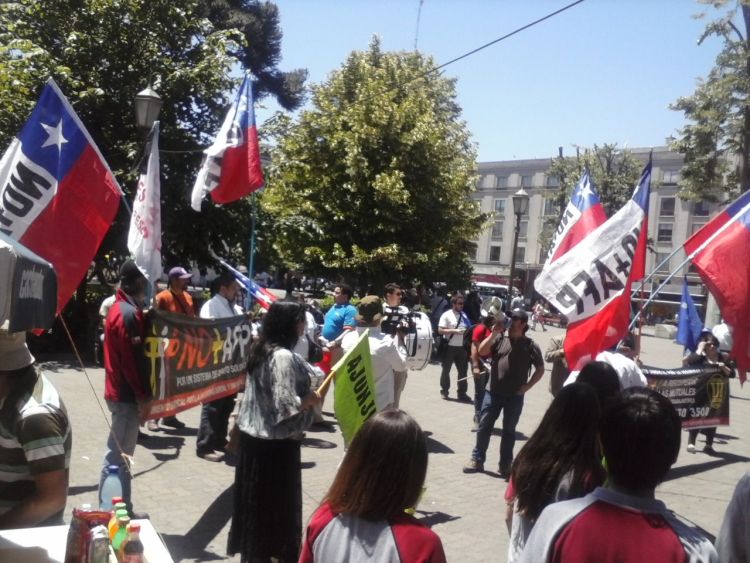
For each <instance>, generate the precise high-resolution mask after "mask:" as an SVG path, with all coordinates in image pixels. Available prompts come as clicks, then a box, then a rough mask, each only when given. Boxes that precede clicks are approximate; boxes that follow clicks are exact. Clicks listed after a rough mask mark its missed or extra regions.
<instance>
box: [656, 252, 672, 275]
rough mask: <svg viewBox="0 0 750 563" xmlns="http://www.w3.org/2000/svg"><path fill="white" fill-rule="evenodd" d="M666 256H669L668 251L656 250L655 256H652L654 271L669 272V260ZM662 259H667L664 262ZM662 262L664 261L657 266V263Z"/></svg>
mask: <svg viewBox="0 0 750 563" xmlns="http://www.w3.org/2000/svg"><path fill="white" fill-rule="evenodd" d="M667 256H669V253H668V252H657V253H656V256H655V257H654V270H655V271H657V272H667V273H669V260H667ZM664 260H667V261H666V262H664ZM662 262H664V264H662V265H661V266H659V264H661V263H662ZM657 268H658V270H657Z"/></svg>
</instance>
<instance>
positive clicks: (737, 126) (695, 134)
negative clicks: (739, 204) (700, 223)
mask: <svg viewBox="0 0 750 563" xmlns="http://www.w3.org/2000/svg"><path fill="white" fill-rule="evenodd" d="M702 3H703V4H711V5H712V6H713V7H714V8H717V9H720V10H724V13H723V14H722V15H721V17H719V18H718V19H716V20H714V21H711V22H710V23H708V24H707V25H706V28H705V30H704V31H703V34H702V35H701V37H700V38H699V40H698V43H702V42H703V41H704V40H705V39H706V38H708V37H712V36H713V37H718V38H720V39H721V40H722V41H723V46H722V49H721V51H720V52H719V54H718V55H717V56H716V64H715V65H714V67H713V68H712V69H711V71H710V72H709V74H708V76H707V77H706V78H705V79H699V80H698V85H697V87H696V89H695V92H693V94H692V95H690V96H685V97H682V98H679V99H678V100H677V101H676V102H674V103H673V104H672V105H671V106H670V107H671V109H673V110H676V111H681V112H683V114H684V115H685V118H686V119H687V121H688V124H687V125H685V126H684V127H683V128H682V129H680V130H679V132H678V135H679V137H678V138H677V139H676V140H675V141H674V142H673V143H672V144H671V147H670V148H672V150H675V151H678V152H680V153H682V154H683V155H684V157H685V162H684V166H683V167H682V170H681V171H680V176H681V178H680V196H681V197H683V198H685V199H691V200H709V201H717V200H720V199H723V198H722V193H723V192H728V193H729V194H730V195H736V194H737V193H738V192H741V191H746V190H748V189H750V100H748V95H750V2H748V0H731V1H730V0H702ZM705 15H706V14H705V13H702V14H699V15H698V16H697V17H705Z"/></svg>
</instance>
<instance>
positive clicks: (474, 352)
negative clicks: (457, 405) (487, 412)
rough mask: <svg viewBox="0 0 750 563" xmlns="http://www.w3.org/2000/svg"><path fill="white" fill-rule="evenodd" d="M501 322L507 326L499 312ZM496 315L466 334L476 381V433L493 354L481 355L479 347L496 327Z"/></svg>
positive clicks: (484, 319) (487, 317) (485, 318)
mask: <svg viewBox="0 0 750 563" xmlns="http://www.w3.org/2000/svg"><path fill="white" fill-rule="evenodd" d="M497 315H498V318H499V320H500V321H501V322H502V323H503V326H505V314H503V313H502V312H500V311H498V313H497ZM495 318H496V317H495V315H493V314H492V313H490V314H487V315H485V317H484V318H483V319H482V322H480V323H478V324H475V325H473V326H472V327H471V329H469V330H467V331H466V332H465V333H464V347H465V348H467V347H468V350H469V360H470V361H471V375H472V377H473V379H474V431H476V430H478V429H479V414H480V412H481V410H482V401H483V400H484V388H485V387H486V386H487V378H488V377H489V375H490V374H489V367H488V366H489V361H490V359H491V358H492V354H491V353H489V354H484V355H481V354H480V353H479V345H480V344H482V342H484V339H485V338H487V337H488V336H490V335H491V334H492V327H493V326H495Z"/></svg>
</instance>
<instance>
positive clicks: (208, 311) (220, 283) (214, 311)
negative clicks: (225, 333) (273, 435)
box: [195, 273, 244, 462]
mask: <svg viewBox="0 0 750 563" xmlns="http://www.w3.org/2000/svg"><path fill="white" fill-rule="evenodd" d="M216 287H217V291H216V294H215V295H214V296H213V297H211V299H209V300H208V301H206V302H205V303H204V304H203V306H202V307H201V313H200V317H201V318H202V319H222V318H227V317H234V316H237V315H242V314H244V313H243V312H242V309H241V308H240V307H239V305H237V304H236V303H235V300H236V298H237V294H238V292H239V291H240V284H239V283H238V282H237V280H236V279H235V278H234V276H233V275H232V274H229V273H224V274H222V275H221V276H219V278H218V279H217V280H216ZM236 397H237V395H236V394H234V395H230V396H228V397H222V398H221V399H216V400H215V401H211V402H210V403H203V406H202V407H201V420H200V426H199V427H198V436H197V437H196V440H195V448H196V455H197V456H198V457H200V458H203V459H205V460H206V461H215V462H220V461H224V449H225V448H226V444H227V430H228V427H229V416H230V415H231V414H232V409H234V401H235V399H236Z"/></svg>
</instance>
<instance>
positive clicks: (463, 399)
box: [458, 393, 474, 403]
mask: <svg viewBox="0 0 750 563" xmlns="http://www.w3.org/2000/svg"><path fill="white" fill-rule="evenodd" d="M458 402H459V403H473V402H474V401H472V399H471V397H469V396H468V395H467V394H466V393H459V394H458Z"/></svg>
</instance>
